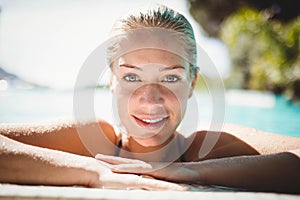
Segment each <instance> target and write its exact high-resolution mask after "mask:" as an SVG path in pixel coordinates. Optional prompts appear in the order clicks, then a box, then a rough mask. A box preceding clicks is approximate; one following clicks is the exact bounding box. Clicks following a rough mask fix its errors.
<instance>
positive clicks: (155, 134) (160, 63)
mask: <svg viewBox="0 0 300 200" xmlns="http://www.w3.org/2000/svg"><path fill="white" fill-rule="evenodd" d="M113 71H114V73H113V76H114V77H113V81H112V82H113V84H112V85H113V92H114V95H115V97H116V104H117V105H116V106H117V110H118V115H119V119H120V121H121V123H122V125H123V126H124V127H125V129H126V132H127V134H128V135H130V136H131V137H132V138H133V139H134V140H135V141H136V142H138V143H139V144H141V145H143V146H157V145H160V144H162V143H164V142H165V141H167V140H168V139H169V138H171V137H172V136H173V134H174V133H175V130H176V128H177V126H178V125H179V123H180V122H181V120H182V118H183V115H184V113H185V110H186V105H187V100H188V98H189V97H190V96H191V95H192V90H193V85H194V84H193V83H194V81H193V80H191V78H190V74H189V63H188V62H187V61H185V60H184V59H183V58H182V57H180V56H178V55H175V54H173V53H171V52H167V51H164V50H158V49H142V50H137V51H134V52H130V53H127V54H125V55H123V56H122V57H120V58H119V59H118V60H117V61H116V62H115V63H114V67H113Z"/></svg>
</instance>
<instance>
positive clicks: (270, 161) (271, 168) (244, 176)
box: [183, 150, 300, 193]
mask: <svg viewBox="0 0 300 200" xmlns="http://www.w3.org/2000/svg"><path fill="white" fill-rule="evenodd" d="M295 152H297V151H294V152H283V153H277V154H270V155H255V156H237V157H230V158H221V159H213V160H207V161H202V162H196V163H186V164H183V168H184V169H188V170H192V171H194V172H197V174H198V180H197V178H196V177H195V178H196V179H194V180H195V181H196V182H197V181H199V182H203V183H205V184H209V185H222V186H227V187H234V188H244V189H250V190H255V191H275V192H289V193H299V191H300V190H299V189H300V159H299V150H298V155H297V154H296V153H295Z"/></svg>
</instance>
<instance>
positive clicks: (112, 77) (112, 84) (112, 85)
mask: <svg viewBox="0 0 300 200" xmlns="http://www.w3.org/2000/svg"><path fill="white" fill-rule="evenodd" d="M116 85H117V77H116V75H115V74H114V73H111V75H110V81H109V88H110V91H111V92H112V93H114V91H115V88H116Z"/></svg>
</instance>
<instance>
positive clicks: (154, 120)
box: [141, 118, 164, 124]
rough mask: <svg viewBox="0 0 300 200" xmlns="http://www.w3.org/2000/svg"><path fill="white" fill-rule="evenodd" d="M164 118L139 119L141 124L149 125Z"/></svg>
mask: <svg viewBox="0 0 300 200" xmlns="http://www.w3.org/2000/svg"><path fill="white" fill-rule="evenodd" d="M163 119H164V118H159V119H141V120H142V121H143V122H146V123H149V124H154V123H157V122H160V121H162V120H163Z"/></svg>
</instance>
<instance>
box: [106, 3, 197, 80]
mask: <svg viewBox="0 0 300 200" xmlns="http://www.w3.org/2000/svg"><path fill="white" fill-rule="evenodd" d="M145 28H161V29H166V30H170V31H172V32H174V33H176V39H177V40H179V42H180V43H181V44H182V46H183V49H184V51H185V53H186V55H187V57H188V59H187V60H188V61H189V63H190V72H191V73H190V74H191V77H194V74H195V73H196V72H197V70H198V67H196V63H197V47H196V41H195V35H194V31H193V28H192V26H191V24H190V23H189V21H188V20H187V19H186V18H185V17H184V16H183V15H182V14H180V13H178V12H176V11H174V10H173V9H171V8H168V7H166V6H164V5H158V6H156V7H155V8H153V9H150V10H148V11H146V12H138V13H134V14H130V15H128V16H126V17H124V18H121V19H120V20H118V21H117V22H116V23H115V25H114V27H113V29H112V33H113V35H120V34H126V33H129V32H130V31H133V30H138V29H145ZM118 42H120V40H119V41H118ZM116 44H117V42H116V41H115V43H112V44H111V45H109V47H108V50H107V59H108V63H110V67H112V63H113V60H114V59H113V58H114V54H115V52H116V49H117V48H118V47H119V46H118V45H116Z"/></svg>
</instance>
